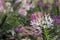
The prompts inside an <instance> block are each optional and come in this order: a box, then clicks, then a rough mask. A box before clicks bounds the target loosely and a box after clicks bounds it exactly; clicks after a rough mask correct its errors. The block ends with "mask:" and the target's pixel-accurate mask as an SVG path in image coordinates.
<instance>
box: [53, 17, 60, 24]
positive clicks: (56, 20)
mask: <svg viewBox="0 0 60 40" xmlns="http://www.w3.org/2000/svg"><path fill="white" fill-rule="evenodd" d="M53 20H54V23H56V24H58V25H60V16H54V17H53Z"/></svg>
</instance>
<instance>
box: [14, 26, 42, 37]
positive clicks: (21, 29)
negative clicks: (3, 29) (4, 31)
mask: <svg viewBox="0 0 60 40" xmlns="http://www.w3.org/2000/svg"><path fill="white" fill-rule="evenodd" d="M15 31H16V32H20V34H21V35H22V36H27V35H31V36H40V37H42V30H38V29H35V28H32V27H21V26H19V27H16V28H15Z"/></svg>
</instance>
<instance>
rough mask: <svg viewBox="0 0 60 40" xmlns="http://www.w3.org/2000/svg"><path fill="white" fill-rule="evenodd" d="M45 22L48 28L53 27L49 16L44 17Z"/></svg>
mask: <svg viewBox="0 0 60 40" xmlns="http://www.w3.org/2000/svg"><path fill="white" fill-rule="evenodd" d="M45 21H46V24H47V26H48V27H49V28H50V27H51V26H53V24H52V23H53V20H52V19H51V17H50V15H49V16H48V15H45Z"/></svg>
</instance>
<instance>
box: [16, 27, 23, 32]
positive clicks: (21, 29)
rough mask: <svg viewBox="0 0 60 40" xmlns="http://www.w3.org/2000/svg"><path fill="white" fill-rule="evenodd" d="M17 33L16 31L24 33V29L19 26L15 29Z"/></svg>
mask: <svg viewBox="0 0 60 40" xmlns="http://www.w3.org/2000/svg"><path fill="white" fill-rule="evenodd" d="M15 31H16V32H18V31H20V32H23V28H22V27H21V26H17V27H16V28H15Z"/></svg>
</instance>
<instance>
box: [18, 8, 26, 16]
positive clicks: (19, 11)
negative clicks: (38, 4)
mask: <svg viewBox="0 0 60 40" xmlns="http://www.w3.org/2000/svg"><path fill="white" fill-rule="evenodd" d="M18 13H19V14H21V15H24V16H26V15H27V11H26V10H25V9H23V8H20V9H19V10H18Z"/></svg>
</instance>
